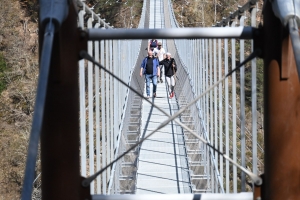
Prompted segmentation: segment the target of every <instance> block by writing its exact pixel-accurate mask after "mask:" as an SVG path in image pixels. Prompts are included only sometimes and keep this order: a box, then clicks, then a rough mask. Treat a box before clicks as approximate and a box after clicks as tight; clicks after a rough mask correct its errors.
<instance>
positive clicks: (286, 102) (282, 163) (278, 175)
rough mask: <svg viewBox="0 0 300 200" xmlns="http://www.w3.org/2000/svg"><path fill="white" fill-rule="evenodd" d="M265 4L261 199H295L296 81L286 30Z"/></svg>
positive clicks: (299, 127) (299, 162) (299, 181)
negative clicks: (263, 166)
mask: <svg viewBox="0 0 300 200" xmlns="http://www.w3.org/2000/svg"><path fill="white" fill-rule="evenodd" d="M265 4H266V5H264V11H263V12H264V13H263V16H264V36H263V40H262V41H264V44H263V45H264V56H263V58H264V83H265V84H264V125H265V126H264V127H265V131H264V133H265V170H264V171H265V174H264V185H263V199H273V200H278V199H299V196H300V187H299V185H300V178H299V174H300V156H299V155H300V145H299V141H300V123H299V121H300V115H299V113H300V106H299V105H300V103H299V100H300V81H299V78H298V73H297V68H296V64H295V59H294V55H293V50H292V44H291V40H290V38H289V33H288V29H286V28H284V27H283V26H282V23H281V22H280V20H279V19H278V18H276V17H275V15H274V13H273V11H272V5H271V3H270V2H269V1H265ZM297 45H299V44H297Z"/></svg>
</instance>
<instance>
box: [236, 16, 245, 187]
mask: <svg viewBox="0 0 300 200" xmlns="http://www.w3.org/2000/svg"><path fill="white" fill-rule="evenodd" d="M240 12H241V13H240V15H239V16H238V17H239V20H240V26H244V25H245V16H244V12H243V11H240ZM244 54H245V41H244V40H240V61H241V62H242V61H243V60H245V55H244ZM245 106H246V105H245V66H243V67H241V68H240V128H241V130H240V134H241V136H240V137H241V164H242V166H243V167H246V135H245V134H246V133H245V120H246V117H245ZM241 191H242V192H245V191H246V174H245V173H244V172H243V171H242V172H241Z"/></svg>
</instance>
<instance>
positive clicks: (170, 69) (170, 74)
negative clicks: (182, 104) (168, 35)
mask: <svg viewBox="0 0 300 200" xmlns="http://www.w3.org/2000/svg"><path fill="white" fill-rule="evenodd" d="M166 55H167V57H166V58H165V59H164V60H162V61H160V62H159V64H160V65H164V68H165V76H166V81H167V83H168V91H169V95H170V96H169V98H170V99H172V98H173V97H174V87H175V77H174V75H175V73H176V71H177V66H176V62H175V60H174V58H172V57H171V53H169V52H168V53H167V54H166Z"/></svg>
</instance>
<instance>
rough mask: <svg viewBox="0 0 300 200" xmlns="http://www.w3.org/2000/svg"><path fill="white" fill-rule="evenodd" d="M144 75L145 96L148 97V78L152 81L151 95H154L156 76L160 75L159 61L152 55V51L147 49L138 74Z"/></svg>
mask: <svg viewBox="0 0 300 200" xmlns="http://www.w3.org/2000/svg"><path fill="white" fill-rule="evenodd" d="M143 74H144V75H145V79H146V92H147V98H149V97H150V79H152V83H153V97H156V86H157V77H159V75H160V69H159V61H158V59H157V58H155V57H154V56H153V52H152V51H148V56H147V57H146V58H144V60H143V62H142V64H141V70H140V76H141V77H142V76H143Z"/></svg>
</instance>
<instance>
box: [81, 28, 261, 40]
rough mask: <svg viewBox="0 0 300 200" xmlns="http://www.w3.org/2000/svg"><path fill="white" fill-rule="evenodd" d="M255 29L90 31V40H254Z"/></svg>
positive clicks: (88, 37) (88, 31)
mask: <svg viewBox="0 0 300 200" xmlns="http://www.w3.org/2000/svg"><path fill="white" fill-rule="evenodd" d="M257 31H258V29H257V28H254V27H205V28H166V29H88V30H87V31H86V32H84V33H83V34H87V39H88V40H103V39H105V40H111V39H149V38H160V39H196V38H202V39H203V38H211V39H213V38H239V39H253V38H254V36H255V34H256V32H257Z"/></svg>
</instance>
